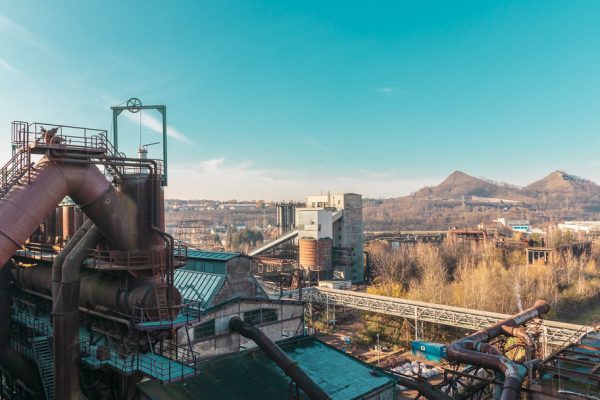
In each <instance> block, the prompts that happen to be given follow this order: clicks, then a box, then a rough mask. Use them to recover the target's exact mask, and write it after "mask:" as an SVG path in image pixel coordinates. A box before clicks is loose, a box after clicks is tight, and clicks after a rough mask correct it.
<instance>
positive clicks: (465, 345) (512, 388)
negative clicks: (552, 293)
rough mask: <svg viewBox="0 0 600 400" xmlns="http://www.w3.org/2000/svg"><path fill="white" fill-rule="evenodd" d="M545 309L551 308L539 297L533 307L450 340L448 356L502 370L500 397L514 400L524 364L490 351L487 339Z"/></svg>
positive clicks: (533, 316)
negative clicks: (502, 381)
mask: <svg viewBox="0 0 600 400" xmlns="http://www.w3.org/2000/svg"><path fill="white" fill-rule="evenodd" d="M548 311H550V306H549V305H548V303H547V302H545V301H543V300H538V301H536V302H535V304H534V306H533V307H531V308H529V309H527V310H525V311H523V312H521V313H519V314H517V315H515V316H513V317H511V318H508V319H506V320H503V321H500V322H498V323H496V324H494V325H492V326H490V327H488V328H486V329H482V330H480V331H477V332H475V333H473V334H472V335H469V336H467V337H464V338H462V339H459V340H457V341H455V342H453V343H452V344H450V346H448V350H447V351H448V358H449V359H450V360H454V361H459V362H462V363H465V364H471V365H476V366H480V367H484V368H491V369H494V370H496V371H500V372H502V373H503V374H504V376H505V379H504V386H503V389H502V397H501V399H502V400H517V399H518V398H519V394H520V392H521V384H522V382H523V378H524V377H525V375H526V374H527V367H525V366H524V365H521V364H518V363H516V362H514V361H512V360H510V359H508V358H506V357H504V356H503V355H501V354H494V351H492V350H490V347H489V345H487V342H488V341H490V340H491V339H493V338H495V337H497V336H499V335H501V334H502V333H508V329H507V328H509V327H510V328H516V327H518V326H519V325H522V324H523V323H525V322H527V321H529V320H531V319H533V318H536V317H538V316H539V315H541V314H546V313H547V312H548Z"/></svg>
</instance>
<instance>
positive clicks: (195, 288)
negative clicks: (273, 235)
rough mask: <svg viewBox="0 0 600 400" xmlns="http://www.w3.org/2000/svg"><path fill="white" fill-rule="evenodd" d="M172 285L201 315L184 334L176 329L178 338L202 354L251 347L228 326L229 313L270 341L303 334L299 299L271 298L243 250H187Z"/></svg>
mask: <svg viewBox="0 0 600 400" xmlns="http://www.w3.org/2000/svg"><path fill="white" fill-rule="evenodd" d="M175 287H176V288H177V289H178V290H179V292H180V293H181V296H182V298H183V300H184V301H185V302H187V303H189V304H192V306H193V307H196V308H197V309H198V311H199V313H200V315H201V317H200V319H199V320H198V322H196V323H192V324H190V325H189V326H188V327H187V332H186V330H184V329H185V328H184V329H181V330H180V331H179V333H178V342H179V343H185V342H187V340H188V339H187V338H188V337H189V338H191V341H192V349H193V350H194V351H196V352H198V353H199V354H200V357H201V358H206V357H213V356H218V355H223V354H229V353H233V352H239V351H241V350H244V349H248V348H251V347H253V346H255V344H254V342H252V341H251V340H249V339H247V338H244V337H242V336H240V335H239V334H237V333H235V332H232V331H231V330H230V329H229V327H228V325H227V324H228V322H229V320H230V319H231V318H232V317H233V316H239V317H240V318H243V319H244V320H245V321H251V323H252V324H253V325H255V326H257V327H259V329H261V330H262V331H263V332H264V333H265V334H266V335H267V336H268V337H269V338H270V339H271V340H273V341H278V340H282V339H285V338H289V337H292V336H298V335H303V334H304V307H303V305H302V303H300V302H294V301H280V300H270V299H269V298H268V296H267V294H266V293H265V292H264V290H263V289H262V287H261V286H260V285H259V284H258V282H257V281H256V279H254V277H253V276H252V273H251V260H250V258H249V257H247V256H244V255H242V254H239V253H221V252H207V251H198V250H191V251H189V252H188V262H187V264H186V266H185V267H183V268H182V269H179V270H177V271H175Z"/></svg>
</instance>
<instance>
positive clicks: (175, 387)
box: [138, 338, 396, 400]
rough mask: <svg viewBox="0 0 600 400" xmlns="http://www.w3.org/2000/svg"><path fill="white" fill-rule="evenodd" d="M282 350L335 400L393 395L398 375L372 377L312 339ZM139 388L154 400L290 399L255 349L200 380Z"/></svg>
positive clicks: (275, 370)
mask: <svg viewBox="0 0 600 400" xmlns="http://www.w3.org/2000/svg"><path fill="white" fill-rule="evenodd" d="M279 345H280V347H281V349H282V350H283V351H284V352H285V353H286V354H287V355H288V356H289V357H290V358H291V359H292V360H294V361H295V362H296V363H297V364H298V365H299V366H300V368H302V370H303V371H304V372H305V373H306V374H307V375H308V376H309V377H310V378H311V379H312V380H313V381H314V382H315V383H316V384H317V385H319V386H320V387H321V388H322V389H323V390H324V391H325V392H327V394H328V395H329V396H331V398H332V399H333V400H352V399H361V398H363V397H367V396H369V395H373V393H374V392H377V391H379V390H387V391H388V393H387V395H388V396H389V395H390V392H391V391H392V390H393V385H394V383H395V381H396V379H395V378H394V376H392V375H389V374H387V373H385V372H383V371H381V370H377V374H373V369H374V367H373V366H370V365H368V364H365V363H363V362H361V361H360V360H358V359H356V358H353V357H351V356H349V355H346V354H344V353H342V352H340V351H338V350H336V349H334V348H332V347H330V346H328V345H326V344H324V343H321V342H319V341H317V340H315V339H314V338H303V339H300V340H294V341H293V342H291V343H282V342H279ZM138 387H139V388H140V389H141V390H142V392H143V393H144V394H145V395H146V396H147V397H148V398H150V399H152V400H162V399H181V400H191V399H194V400H199V399H244V400H254V399H257V400H258V399H260V400H280V399H283V398H288V396H289V388H290V381H289V378H288V377H286V375H285V373H284V372H283V371H282V370H281V369H280V368H279V367H277V365H276V364H275V363H274V362H273V361H272V360H271V359H269V358H268V357H267V356H266V355H265V353H263V352H261V351H256V350H255V349H254V350H248V351H246V352H241V353H238V354H233V355H230V356H228V357H225V358H222V359H218V360H215V361H213V362H207V363H206V364H205V365H204V366H203V372H202V373H201V374H200V375H199V376H197V377H195V378H192V379H188V380H187V381H185V383H176V384H171V385H159V384H156V383H154V382H152V381H148V382H144V383H142V384H139V385H138ZM373 398H375V396H373ZM382 398H383V396H382ZM385 398H389V397H385ZM300 399H302V400H308V396H306V395H305V394H304V393H303V392H302V391H300Z"/></svg>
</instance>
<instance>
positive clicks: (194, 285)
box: [175, 269, 225, 309]
mask: <svg viewBox="0 0 600 400" xmlns="http://www.w3.org/2000/svg"><path fill="white" fill-rule="evenodd" d="M223 283H225V275H220V274H211V273H208V272H197V271H188V270H184V269H177V270H175V287H176V288H177V290H179V293H181V297H182V298H183V299H184V300H187V301H197V302H198V303H199V306H200V308H201V309H204V308H206V306H208V305H209V304H210V302H211V301H212V300H213V298H214V297H215V295H216V294H217V293H218V292H219V290H221V288H222V287H223Z"/></svg>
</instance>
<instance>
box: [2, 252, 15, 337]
mask: <svg viewBox="0 0 600 400" xmlns="http://www.w3.org/2000/svg"><path fill="white" fill-rule="evenodd" d="M13 265H14V262H13V261H12V260H9V261H8V262H7V263H6V265H5V266H4V267H3V268H1V269H0V349H3V348H6V347H8V346H9V345H10V323H9V321H10V306H11V304H12V300H11V298H10V296H11V284H10V270H11V266H13Z"/></svg>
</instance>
